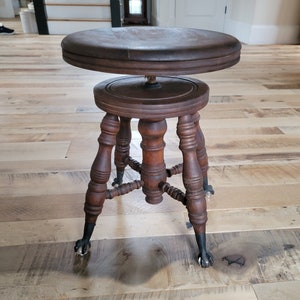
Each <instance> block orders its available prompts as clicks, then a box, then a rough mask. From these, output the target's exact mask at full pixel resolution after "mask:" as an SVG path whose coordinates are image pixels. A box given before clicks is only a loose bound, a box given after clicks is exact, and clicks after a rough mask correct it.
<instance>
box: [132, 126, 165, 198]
mask: <svg viewBox="0 0 300 300" xmlns="http://www.w3.org/2000/svg"><path fill="white" fill-rule="evenodd" d="M138 130H139V132H140V134H141V136H142V142H141V148H142V150H143V162H142V165H141V180H142V181H143V182H144V185H143V192H144V194H145V195H146V201H147V202H148V203H151V204H156V203H160V202H161V201H162V194H163V192H162V191H161V189H160V187H159V184H160V183H161V182H165V181H166V166H165V161H164V147H165V143H164V140H163V137H164V134H165V132H166V130H167V123H166V120H161V121H149V120H140V121H139V125H138Z"/></svg>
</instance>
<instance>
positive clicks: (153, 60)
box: [61, 26, 241, 75]
mask: <svg viewBox="0 0 300 300" xmlns="http://www.w3.org/2000/svg"><path fill="white" fill-rule="evenodd" d="M61 45H62V51H63V58H64V60H65V61H66V62H68V63H69V64H71V65H74V66H77V67H80V68H84V69H89V70H95V71H101V72H107V73H117V74H135V75H181V74H195V73H204V72H210V71H217V70H221V69H225V68H228V67H230V66H233V65H234V64H236V63H237V62H238V61H239V58H240V49H241V44H240V42H239V41H238V40H237V39H236V38H234V37H233V36H230V35H227V34H224V33H220V32H215V31H208V30H201V29H191V28H162V27H152V26H147V27H146V26H145V27H143V26H136V27H118V28H104V29H102V28H101V29H93V30H85V31H80V32H75V33H72V34H69V35H68V36H66V37H65V38H64V39H63V40H62V44H61Z"/></svg>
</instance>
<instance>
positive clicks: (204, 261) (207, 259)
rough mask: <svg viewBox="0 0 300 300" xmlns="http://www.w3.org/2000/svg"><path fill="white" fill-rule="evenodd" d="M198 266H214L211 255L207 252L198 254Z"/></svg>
mask: <svg viewBox="0 0 300 300" xmlns="http://www.w3.org/2000/svg"><path fill="white" fill-rule="evenodd" d="M198 264H199V265H200V266H201V267H202V268H208V267H211V266H212V265H213V264H214V258H213V256H212V254H211V253H209V252H206V253H202V255H201V254H199V256H198Z"/></svg>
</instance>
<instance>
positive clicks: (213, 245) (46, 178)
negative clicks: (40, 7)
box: [0, 20, 300, 300]
mask: <svg viewBox="0 0 300 300" xmlns="http://www.w3.org/2000/svg"><path fill="white" fill-rule="evenodd" d="M1 22H2V23H3V24H5V26H7V27H12V28H15V29H16V34H15V35H14V36H1V41H0V125H1V126H0V237H1V238H0V257H1V260H0V298H1V299H30V300H32V299H51V300H52V299H91V300H95V299H105V300H106V299H116V300H117V299H213V300H218V299H225V300H226V299H230V300H232V299H247V300H248V299H249V300H254V299H258V300H265V299H274V300H276V299H288V300H294V299H295V300H296V299H298V298H299V292H300V291H299V282H300V256H299V255H300V244H299V241H300V239H299V238H300V236H299V235H300V231H299V230H300V229H299V228H300V90H299V82H300V73H299V62H300V46H299V45H284V46H282V45H269V46H248V45H243V49H242V56H241V62H240V63H239V64H238V65H236V66H235V67H233V68H230V69H226V70H223V71H218V72H213V73H207V74H201V75H200V74H199V75H194V76H193V77H195V78H197V79H200V80H203V81H205V82H206V83H207V84H208V85H209V86H210V102H209V104H208V105H207V106H206V107H205V109H204V110H202V111H201V120H200V124H201V127H202V130H203V132H204V134H205V138H206V145H207V152H208V155H209V164H210V169H209V180H210V182H211V184H213V186H214V189H215V191H216V193H215V195H214V196H211V197H210V198H209V199H208V211H209V212H208V224H207V231H208V233H209V234H208V248H209V249H210V251H211V252H212V253H213V254H214V256H215V265H214V267H213V268H209V269H206V270H204V269H201V268H200V267H199V266H198V265H197V263H196V259H195V257H196V255H197V253H196V252H197V247H196V245H195V239H194V235H193V232H192V229H191V228H190V226H189V223H188V222H187V221H188V219H187V212H186V209H185V207H184V206H182V205H181V203H179V202H176V201H174V200H173V199H171V198H170V197H168V196H167V195H164V201H163V202H162V203H161V204H159V205H154V206H153V205H149V204H147V203H146V202H145V201H144V195H143V194H142V192H141V190H136V191H134V192H132V193H130V194H128V195H124V196H122V197H117V198H116V199H113V200H107V201H106V202H105V204H104V209H103V213H102V215H101V216H100V217H99V220H98V224H97V226H96V229H95V232H94V235H93V241H92V248H91V253H90V256H89V257H85V258H83V259H79V258H78V257H76V256H74V253H73V245H74V241H75V240H76V239H78V238H79V237H80V236H81V234H82V230H83V228H82V227H83V222H84V213H83V202H84V194H85V190H86V188H87V183H88V181H89V170H90V166H91V163H92V161H93V159H94V156H95V154H96V151H97V147H98V144H97V138H98V135H99V122H100V120H101V119H102V117H103V115H104V113H103V112H101V111H99V110H98V109H97V108H96V106H95V104H94V100H93V87H94V85H95V84H97V83H98V82H100V81H102V80H105V79H108V78H112V77H114V76H117V75H114V74H105V73H99V72H92V71H86V70H82V69H78V68H75V67H72V66H69V65H67V64H66V63H64V62H63V60H62V58H61V48H60V42H61V40H62V38H63V36H59V35H57V36H54V35H53V36H39V35H34V34H33V35H30V34H22V33H21V32H22V28H21V24H20V22H19V21H18V20H17V22H16V21H15V20H1ZM176 123H177V120H176V119H169V120H168V131H167V133H166V135H165V138H164V139H165V142H166V150H165V153H166V154H165V160H166V164H167V166H172V165H174V164H177V163H178V162H181V159H182V158H181V154H180V152H179V151H178V137H177V135H176ZM131 154H132V156H133V157H134V158H136V159H138V160H141V149H140V136H139V133H138V130H137V120H133V121H132V144H131ZM114 176H115V170H113V173H112V175H111V181H112V180H113V178H114ZM136 177H137V174H136V173H135V172H133V171H130V170H127V171H126V173H125V177H124V179H125V181H131V180H132V179H136ZM170 182H171V183H172V184H174V185H175V186H177V187H182V182H181V177H180V176H179V175H177V176H173V177H172V178H170ZM225 257H226V258H229V260H230V259H233V258H237V257H243V258H244V259H245V264H244V265H243V266H240V265H238V264H237V263H232V264H228V262H227V260H226V259H224V258H225Z"/></svg>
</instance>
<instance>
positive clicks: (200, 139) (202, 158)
mask: <svg viewBox="0 0 300 300" xmlns="http://www.w3.org/2000/svg"><path fill="white" fill-rule="evenodd" d="M193 119H194V123H195V126H196V141H197V158H198V161H199V164H200V168H201V171H202V177H203V189H204V191H205V192H206V193H210V194H212V195H213V194H214V193H215V191H214V189H213V187H212V186H211V185H209V184H208V177H207V171H208V157H207V153H206V147H205V138H204V135H203V132H202V130H201V128H200V124H199V120H200V115H199V113H198V112H197V113H195V114H194V116H193Z"/></svg>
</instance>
